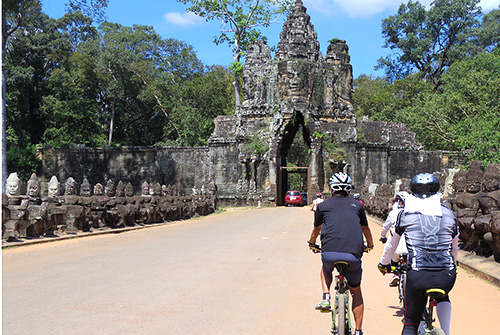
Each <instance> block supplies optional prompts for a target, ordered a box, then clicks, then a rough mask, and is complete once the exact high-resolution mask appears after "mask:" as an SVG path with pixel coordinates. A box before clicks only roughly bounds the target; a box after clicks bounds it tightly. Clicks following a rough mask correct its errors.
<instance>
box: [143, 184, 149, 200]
mask: <svg viewBox="0 0 500 335" xmlns="http://www.w3.org/2000/svg"><path fill="white" fill-rule="evenodd" d="M141 195H142V196H149V184H148V182H147V181H145V182H144V183H142V187H141Z"/></svg>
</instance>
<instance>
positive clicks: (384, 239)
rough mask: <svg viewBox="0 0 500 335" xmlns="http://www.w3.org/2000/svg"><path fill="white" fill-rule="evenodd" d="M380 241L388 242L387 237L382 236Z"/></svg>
mask: <svg viewBox="0 0 500 335" xmlns="http://www.w3.org/2000/svg"><path fill="white" fill-rule="evenodd" d="M378 240H379V241H380V242H382V243H385V242H387V237H385V236H382V237H381V238H379V239H378Z"/></svg>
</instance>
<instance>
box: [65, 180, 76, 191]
mask: <svg viewBox="0 0 500 335" xmlns="http://www.w3.org/2000/svg"><path fill="white" fill-rule="evenodd" d="M64 186H65V188H66V190H65V191H64V195H74V194H76V182H75V180H74V179H73V178H71V177H69V178H68V180H67V181H66V184H64Z"/></svg>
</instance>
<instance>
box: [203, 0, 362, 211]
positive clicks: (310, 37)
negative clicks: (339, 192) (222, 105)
mask: <svg viewBox="0 0 500 335" xmlns="http://www.w3.org/2000/svg"><path fill="white" fill-rule="evenodd" d="M280 36H281V41H280V42H279V43H278V46H277V51H276V54H275V57H274V59H273V58H272V57H271V51H270V48H269V46H268V45H267V44H266V42H264V41H260V42H255V43H253V44H252V45H251V46H250V47H249V48H248V50H247V56H246V61H245V68H244V72H243V79H244V86H243V91H244V94H245V101H244V103H243V104H242V105H241V106H240V107H239V108H237V110H236V114H235V117H234V124H231V122H230V120H229V119H228V118H227V117H222V118H219V119H217V120H216V131H215V133H214V136H212V139H211V144H217V143H218V144H222V145H226V146H227V145H229V143H234V145H236V146H237V147H238V156H239V161H240V166H235V167H234V170H235V173H236V174H237V179H236V180H235V181H236V183H237V184H239V185H241V184H248V185H249V184H252V185H253V184H255V191H256V193H259V194H265V195H267V196H269V197H270V198H275V200H276V203H280V200H278V198H280V197H281V194H282V192H283V189H281V187H283V183H280V186H278V176H279V171H280V169H281V168H282V167H286V166H287V164H286V157H287V153H288V150H289V149H290V146H291V144H292V141H293V139H294V137H295V135H296V133H297V130H298V128H299V127H302V131H303V136H304V140H305V142H306V143H307V145H308V147H309V149H310V164H309V170H310V178H309V180H310V189H311V191H312V192H318V191H321V190H323V187H324V169H323V161H324V160H323V151H322V144H321V143H322V138H323V137H324V136H330V137H332V136H333V135H335V136H340V137H342V138H343V139H348V138H349V137H353V136H355V130H354V129H355V124H356V121H355V117H354V114H353V113H352V106H351V103H350V100H351V90H352V68H351V65H350V64H349V54H348V47H347V45H346V43H345V41H342V40H335V41H331V42H330V45H329V46H328V50H327V54H326V56H325V57H323V56H322V54H321V52H320V50H319V42H318V41H317V34H316V32H315V31H314V27H313V25H312V24H311V22H310V17H309V15H308V14H307V13H306V8H305V7H304V6H303V4H302V1H300V0H298V1H297V2H296V5H295V7H294V9H293V12H292V13H291V14H290V15H289V16H288V19H287V21H286V22H285V24H284V26H283V32H282V33H281V35H280ZM219 130H221V131H219ZM223 132H224V133H225V134H224V136H220V135H222V134H223ZM218 135H219V136H218ZM227 135H229V136H227ZM228 137H229V138H228ZM263 149H265V150H263ZM217 151H218V150H217V149H215V150H212V153H213V154H215V155H216V156H218V155H219V153H218V152H217ZM226 154H227V151H226ZM255 156H258V159H257V161H258V162H257V163H256V164H255V166H254V171H255V173H254V174H253V175H252V176H251V177H250V178H249V175H248V173H246V171H247V170H248V168H247V165H248V162H249V161H256V160H255V159H253V160H252V157H255Z"/></svg>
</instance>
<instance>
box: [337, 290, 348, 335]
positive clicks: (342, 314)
mask: <svg viewBox="0 0 500 335" xmlns="http://www.w3.org/2000/svg"><path fill="white" fill-rule="evenodd" d="M345 298H346V296H345V294H339V295H338V296H337V306H338V314H337V316H338V318H337V327H338V328H337V329H338V332H337V334H338V335H346V329H345V324H346V322H345V320H346V308H345V303H346V301H345Z"/></svg>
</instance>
